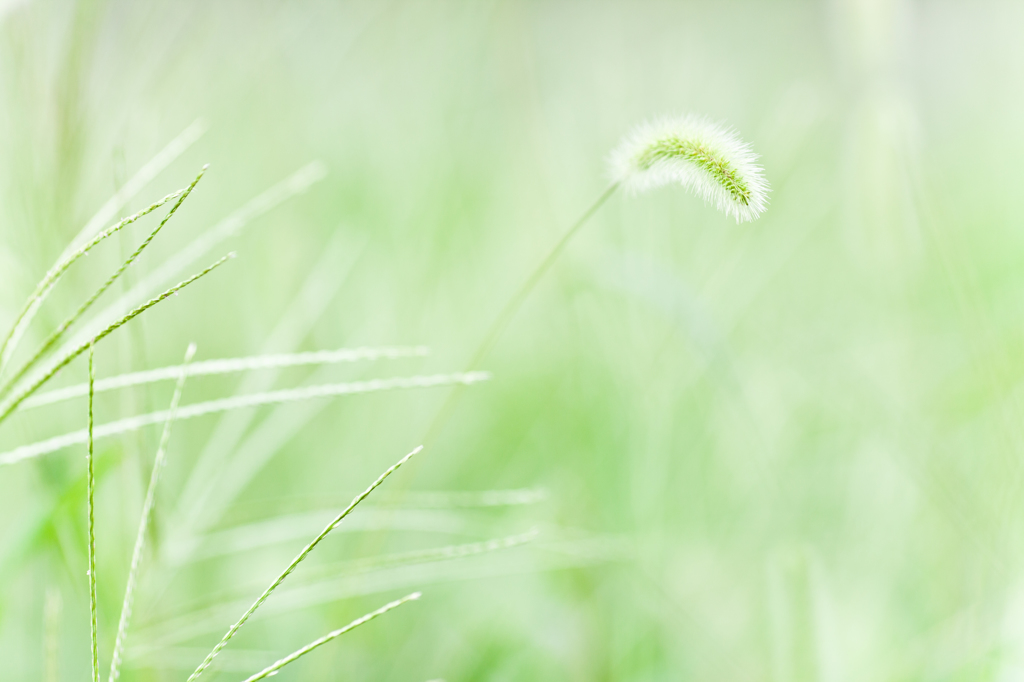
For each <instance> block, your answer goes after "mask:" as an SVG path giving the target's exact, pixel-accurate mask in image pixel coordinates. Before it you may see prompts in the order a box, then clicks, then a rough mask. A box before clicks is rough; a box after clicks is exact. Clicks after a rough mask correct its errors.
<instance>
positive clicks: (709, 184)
mask: <svg viewBox="0 0 1024 682" xmlns="http://www.w3.org/2000/svg"><path fill="white" fill-rule="evenodd" d="M757 158H758V157H757V154H755V153H754V151H753V150H752V149H751V147H750V145H749V144H747V143H746V142H744V141H743V140H741V139H740V137H739V136H738V135H737V134H736V132H735V131H733V130H732V129H730V128H726V127H725V126H722V125H720V124H717V123H713V122H711V121H709V120H708V119H706V118H703V117H701V116H692V115H691V116H682V117H676V118H663V119H658V120H656V121H652V122H648V123H644V124H643V125H640V126H638V127H637V128H636V129H635V130H634V131H633V132H632V133H630V134H629V135H628V136H627V137H626V138H625V139H624V140H623V141H622V143H621V144H620V145H619V146H618V147H617V148H616V149H615V151H613V152H612V155H611V170H612V176H613V178H614V180H615V181H617V182H619V183H621V184H622V185H623V187H624V188H625V189H627V190H629V191H632V192H634V193H636V192H643V191H646V190H649V189H654V188H656V187H661V186H662V185H667V184H669V183H679V184H680V185H682V186H683V187H686V188H687V189H689V190H691V191H692V192H693V193H694V194H697V195H698V196H700V197H701V198H702V199H704V201H706V202H711V203H713V204H714V205H715V206H716V207H717V208H718V209H720V210H722V211H724V212H725V214H726V215H729V216H732V217H733V218H735V219H736V222H745V221H750V220H755V219H756V218H757V217H758V216H759V215H761V213H763V212H764V210H765V209H766V208H767V207H768V192H769V187H768V182H767V181H766V180H765V179H764V172H763V170H762V168H761V166H759V165H758V164H757Z"/></svg>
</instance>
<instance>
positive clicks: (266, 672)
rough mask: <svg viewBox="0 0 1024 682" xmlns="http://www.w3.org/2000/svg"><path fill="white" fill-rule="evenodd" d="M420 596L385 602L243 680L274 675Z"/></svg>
mask: <svg viewBox="0 0 1024 682" xmlns="http://www.w3.org/2000/svg"><path fill="white" fill-rule="evenodd" d="M421 596H422V595H421V593H419V592H413V593H412V594H409V595H406V596H404V597H402V598H401V599H396V600H395V601H393V602H391V603H389V604H385V605H384V606H382V607H380V608H379V609H377V610H376V611H371V612H370V613H368V614H366V615H365V616H363V617H362V618H357V619H356V620H354V621H352V622H351V623H349V624H348V625H346V626H345V627H343V628H340V629H338V630H335V631H334V632H329V633H327V634H326V635H324V636H323V637H321V638H320V639H316V640H313V641H312V642H310V643H309V644H307V645H306V646H304V647H302V648H301V649H299V650H298V651H296V652H294V653H292V654H290V655H288V656H285V657H284V658H282V659H281V660H279V661H278V662H277V663H274V664H273V665H271V666H268V667H266V668H264V669H263V670H261V671H260V672H258V673H256V674H255V675H253V676H252V677H250V678H249V679H247V680H245V682H256V680H262V679H263V678H264V677H269V676H270V675H274V674H276V673H277V671H278V670H280V669H281V668H283V667H285V666H286V665H288V664H289V663H294V662H295V661H297V660H298V659H300V658H302V657H303V656H305V655H306V654H308V653H309V652H310V651H312V650H313V649H315V648H317V647H318V646H321V645H323V644H327V642H330V641H331V640H332V639H336V638H338V637H340V636H342V635H343V634H345V633H346V632H350V631H352V630H354V629H356V628H357V627H359V626H360V625H362V624H363V623H369V622H370V621H371V620H373V619H374V618H376V617H377V616H383V615H384V614H385V613H387V612H388V611H390V610H392V609H397V608H398V607H399V606H401V605H402V604H405V603H407V602H410V601H415V600H417V599H419V598H420V597H421Z"/></svg>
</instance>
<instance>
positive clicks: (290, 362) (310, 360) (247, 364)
mask: <svg viewBox="0 0 1024 682" xmlns="http://www.w3.org/2000/svg"><path fill="white" fill-rule="evenodd" d="M428 354H429V349H427V348H426V347H425V346H412V347H403V346H391V347H389V346H384V347H379V348H373V347H369V348H367V347H364V348H341V349H338V350H323V351H312V352H304V353H274V354H268V355H251V356H248V357H241V358H224V359H221V360H204V361H203V362H193V363H191V364H190V365H189V366H188V375H189V376H190V377H196V376H210V375H214V374H228V373H232V372H248V371H252V370H264V369H278V368H281V367H300V366H305V365H330V364H335V363H342V362H357V361H359V360H379V359H387V360H394V359H398V358H410V357H424V356H426V355H428ZM182 367H183V366H182V365H172V366H170V367H160V368H157V369H149V370H145V371H142V372H131V373H128V374H119V375H116V376H112V377H108V378H106V379H99V380H98V381H97V382H96V385H95V387H94V390H95V391H96V392H97V393H102V392H103V391H112V390H115V389H119V388H128V387H130V386H140V385H144V384H150V383H154V382H157V381H165V380H168V379H177V378H178V377H179V376H181V370H182ZM87 390H88V386H86V384H75V385H72V386H67V387H65V388H60V389H57V390H54V391H47V392H46V393H38V394H36V395H34V396H32V397H31V398H29V399H28V400H26V401H25V402H24V403H22V405H21V409H22V410H27V409H29V408H33V407H42V406H44V405H52V404H54V403H59V402H62V401H64V400H71V399H72V398H78V397H80V396H84V395H85V394H86V392H87Z"/></svg>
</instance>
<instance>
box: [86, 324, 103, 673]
mask: <svg viewBox="0 0 1024 682" xmlns="http://www.w3.org/2000/svg"><path fill="white" fill-rule="evenodd" d="M94 347H95V345H94V344H90V345H89V386H92V383H93V378H94V377H95V376H96V371H95V367H94V365H93V350H94ZM92 408H93V393H92V391H89V427H88V428H89V449H88V454H87V455H86V460H87V462H86V467H87V468H86V478H85V486H86V500H87V506H88V508H89V632H90V636H91V639H92V679H93V682H100V649H99V625H98V623H97V618H96V504H95V497H96V472H95V469H94V467H93V461H94V460H95V455H94V452H93V440H92V425H93V409H92Z"/></svg>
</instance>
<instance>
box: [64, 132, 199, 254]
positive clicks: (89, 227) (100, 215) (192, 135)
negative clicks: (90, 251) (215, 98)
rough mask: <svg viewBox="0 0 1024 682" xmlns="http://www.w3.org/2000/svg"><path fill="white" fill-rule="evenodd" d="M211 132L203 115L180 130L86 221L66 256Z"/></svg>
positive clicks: (69, 246) (66, 250)
mask: <svg viewBox="0 0 1024 682" xmlns="http://www.w3.org/2000/svg"><path fill="white" fill-rule="evenodd" d="M206 131H207V125H206V122H205V121H203V120H202V119H201V118H200V119H196V120H195V121H193V122H192V123H191V124H190V125H189V126H188V127H187V128H185V130H183V131H181V132H180V133H178V136H177V137H175V138H174V139H173V140H171V141H170V142H168V143H167V146H166V147H164V148H163V149H161V150H160V151H159V153H157V155H156V156H154V157H153V158H152V159H150V160H149V161H148V162H147V163H146V164H145V165H144V166H142V168H140V169H139V170H138V171H136V172H135V175H133V176H132V177H131V179H130V180H128V182H126V183H125V184H124V185H122V186H121V189H119V190H118V191H117V192H116V193H115V194H114V196H112V197H110V199H108V200H107V202H106V203H105V204H103V206H101V207H100V209H99V210H98V211H96V214H95V215H93V217H92V218H90V219H89V222H87V223H86V224H85V227H83V228H82V229H81V231H79V233H78V234H77V235H75V238H74V239H72V240H71V243H70V244H69V245H68V248H67V249H65V252H64V254H62V258H63V257H64V256H67V255H68V254H69V253H70V252H71V251H73V250H74V249H75V245H76V244H81V243H82V242H85V241H87V240H88V239H89V237H90V236H91V235H92V234H94V233H95V232H96V231H97V230H98V229H100V226H101V225H104V224H106V223H109V222H110V221H111V220H112V219H113V217H114V215H115V214H116V213H117V212H118V211H120V210H121V209H122V208H123V207H124V206H125V204H127V203H128V202H129V201H131V200H132V198H133V197H134V196H135V195H136V194H138V193H139V192H140V191H141V190H142V188H143V187H145V186H146V185H148V184H149V183H150V182H152V181H153V178H155V177H156V176H157V175H159V174H160V173H161V172H162V171H163V170H164V169H165V168H167V167H168V166H169V165H171V164H172V163H173V162H174V161H175V160H176V159H177V158H178V157H179V156H181V155H182V154H183V153H185V151H186V150H187V149H188V148H189V147H191V146H192V144H193V143H194V142H195V141H196V140H198V139H199V138H200V137H202V136H203V134H204V133H205V132H206Z"/></svg>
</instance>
